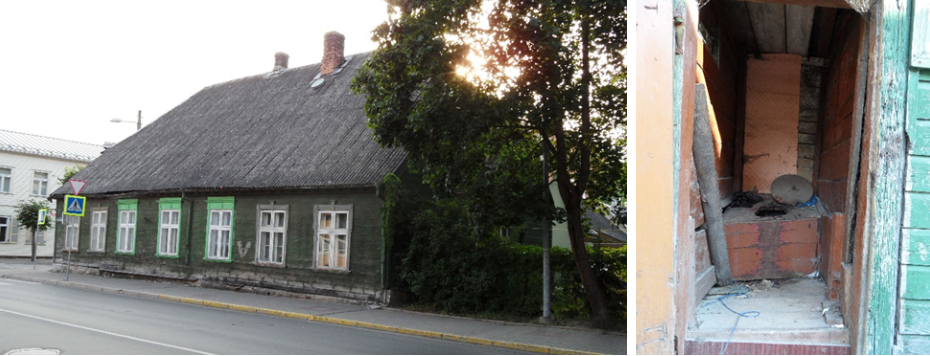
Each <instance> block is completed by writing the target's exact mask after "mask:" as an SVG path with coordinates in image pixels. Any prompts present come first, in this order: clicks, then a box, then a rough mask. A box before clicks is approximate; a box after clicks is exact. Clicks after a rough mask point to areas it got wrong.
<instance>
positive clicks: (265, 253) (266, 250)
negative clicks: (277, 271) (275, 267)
mask: <svg viewBox="0 0 930 356" xmlns="http://www.w3.org/2000/svg"><path fill="white" fill-rule="evenodd" d="M258 246H260V247H261V252H260V253H259V255H258V260H259V261H263V262H267V261H268V259H269V256H270V254H271V239H270V238H269V233H267V232H262V233H261V236H260V237H259V241H258Z"/></svg>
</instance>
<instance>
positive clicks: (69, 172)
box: [58, 165, 84, 185]
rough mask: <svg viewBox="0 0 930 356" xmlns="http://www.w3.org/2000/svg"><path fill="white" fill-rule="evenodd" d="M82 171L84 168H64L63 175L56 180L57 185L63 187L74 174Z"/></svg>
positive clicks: (77, 166)
mask: <svg viewBox="0 0 930 356" xmlns="http://www.w3.org/2000/svg"><path fill="white" fill-rule="evenodd" d="M82 169H84V166H80V165H74V166H72V167H65V174H63V175H62V176H61V179H59V180H58V184H61V185H65V184H68V181H69V180H71V177H74V175H75V174H77V173H78V172H80V171H81V170H82Z"/></svg>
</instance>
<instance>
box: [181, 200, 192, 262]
mask: <svg viewBox="0 0 930 356" xmlns="http://www.w3.org/2000/svg"><path fill="white" fill-rule="evenodd" d="M185 201H187V196H186V195H185V193H184V189H181V210H183V209H184V202H185ZM190 203H191V204H190V206H191V208H190V213H189V214H188V215H189V216H188V217H187V257H185V258H184V264H185V265H187V266H190V265H191V237H192V236H193V235H191V234H192V233H193V229H194V228H193V225H194V201H193V200H191V201H190ZM182 213H183V212H182ZM188 273H190V271H188Z"/></svg>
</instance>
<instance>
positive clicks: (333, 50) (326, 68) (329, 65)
mask: <svg viewBox="0 0 930 356" xmlns="http://www.w3.org/2000/svg"><path fill="white" fill-rule="evenodd" d="M345 42H346V36H343V35H342V34H341V33H339V32H336V31H330V32H327V33H326V34H325V35H323V61H322V62H320V74H323V75H326V74H329V73H332V72H333V69H336V67H339V66H340V65H341V64H342V62H345V60H346V58H345V56H344V51H345Z"/></svg>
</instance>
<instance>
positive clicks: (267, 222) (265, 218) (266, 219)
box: [262, 211, 271, 227]
mask: <svg viewBox="0 0 930 356" xmlns="http://www.w3.org/2000/svg"><path fill="white" fill-rule="evenodd" d="M268 226H271V213H269V212H264V211H263V212H262V227H268Z"/></svg>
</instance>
